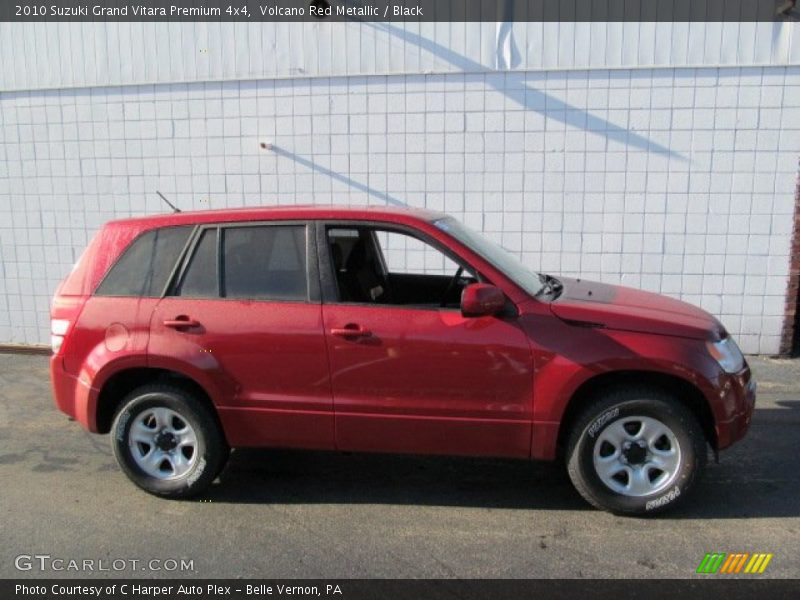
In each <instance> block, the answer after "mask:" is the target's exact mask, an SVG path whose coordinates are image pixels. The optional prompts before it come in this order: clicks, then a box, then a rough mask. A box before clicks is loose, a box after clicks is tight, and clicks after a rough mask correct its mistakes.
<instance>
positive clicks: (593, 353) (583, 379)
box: [522, 314, 735, 459]
mask: <svg viewBox="0 0 800 600" xmlns="http://www.w3.org/2000/svg"><path fill="white" fill-rule="evenodd" d="M522 321H523V326H524V327H525V328H526V330H527V331H528V332H529V335H530V337H531V345H532V350H533V357H534V368H535V378H536V379H535V381H534V402H533V436H532V446H531V457H532V458H534V459H552V458H554V457H555V454H556V445H557V441H558V434H559V430H560V427H561V425H562V422H561V421H562V419H563V417H564V413H565V411H566V409H567V406H568V405H569V403H570V401H571V400H572V399H573V397H574V396H575V393H576V392H577V391H578V390H579V389H580V388H581V386H583V385H584V384H586V383H587V382H589V381H590V380H591V379H593V378H595V377H598V376H600V375H604V374H607V373H612V372H620V371H625V372H641V373H642V374H643V375H645V374H646V373H658V374H662V375H669V376H671V377H676V378H678V379H680V380H682V381H685V382H686V383H688V384H690V385H692V386H693V387H695V388H697V389H699V390H700V392H701V393H702V395H703V396H704V397H705V399H706V402H707V403H708V405H709V406H710V408H711V411H712V414H713V415H714V419H715V421H716V422H717V423H719V422H722V421H725V420H727V419H729V418H730V417H731V416H732V414H730V413H732V412H733V411H734V410H735V407H733V406H732V404H731V403H727V402H720V401H719V398H720V392H721V391H723V390H724V387H725V384H726V381H727V379H728V377H727V375H726V374H725V373H723V372H722V370H721V369H720V367H719V365H718V364H716V362H715V361H714V360H713V358H712V357H711V356H709V355H708V353H707V352H705V346H704V343H703V342H702V341H698V340H692V339H685V338H679V337H674V336H655V335H650V334H643V333H636V332H629V331H615V330H610V329H601V328H590V327H577V326H575V325H571V324H568V323H565V322H563V321H561V320H559V319H554V318H552V317H549V316H547V315H531V314H529V315H525V316H524V317H523V318H522ZM634 348H635V349H636V350H635V351H634V350H632V349H634ZM687 365H691V367H690V366H687Z"/></svg>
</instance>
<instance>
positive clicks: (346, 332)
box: [331, 323, 372, 338]
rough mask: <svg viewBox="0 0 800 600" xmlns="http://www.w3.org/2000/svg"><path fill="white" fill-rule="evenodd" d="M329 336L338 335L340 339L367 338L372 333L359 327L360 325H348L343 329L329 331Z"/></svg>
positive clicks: (335, 328)
mask: <svg viewBox="0 0 800 600" xmlns="http://www.w3.org/2000/svg"><path fill="white" fill-rule="evenodd" d="M331 335H339V336H342V337H362V338H363V337H369V336H371V335H372V332H371V331H370V330H369V329H365V328H364V327H361V325H354V324H352V323H348V324H347V325H345V326H344V327H334V328H333V329H331Z"/></svg>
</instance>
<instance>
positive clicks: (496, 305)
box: [461, 283, 506, 317]
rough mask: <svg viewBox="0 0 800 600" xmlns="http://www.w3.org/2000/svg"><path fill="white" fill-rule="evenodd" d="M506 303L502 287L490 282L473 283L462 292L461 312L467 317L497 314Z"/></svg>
mask: <svg viewBox="0 0 800 600" xmlns="http://www.w3.org/2000/svg"><path fill="white" fill-rule="evenodd" d="M505 305H506V297H505V295H504V294H503V292H502V291H500V288H498V287H495V286H493V285H489V284H488V283H473V284H470V285H468V286H467V287H465V288H464V290H463V291H462V292H461V314H462V315H464V316H465V317H486V316H490V315H496V314H497V313H499V312H500V311H501V310H503V308H504V307H505Z"/></svg>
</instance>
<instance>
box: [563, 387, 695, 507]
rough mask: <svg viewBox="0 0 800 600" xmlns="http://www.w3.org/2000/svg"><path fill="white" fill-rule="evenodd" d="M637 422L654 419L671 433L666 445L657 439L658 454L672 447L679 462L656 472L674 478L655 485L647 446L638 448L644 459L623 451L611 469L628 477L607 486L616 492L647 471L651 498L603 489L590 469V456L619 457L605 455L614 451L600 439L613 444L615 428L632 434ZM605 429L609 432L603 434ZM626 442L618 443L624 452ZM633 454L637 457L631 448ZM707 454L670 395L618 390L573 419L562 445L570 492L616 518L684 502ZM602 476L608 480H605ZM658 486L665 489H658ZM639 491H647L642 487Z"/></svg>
mask: <svg viewBox="0 0 800 600" xmlns="http://www.w3.org/2000/svg"><path fill="white" fill-rule="evenodd" d="M637 418H639V419H642V420H643V419H653V420H655V421H658V422H659V423H660V424H663V425H665V426H666V427H667V428H668V430H670V432H671V433H672V440H673V441H670V438H669V436H666V437H662V438H660V441H659V442H658V444H661V445H662V448H658V447H657V449H659V450H662V449H665V448H666V450H667V451H670V449H671V447H672V446H673V445H675V444H677V448H678V452H679V457H680V458H679V459H678V460H677V466H676V467H675V468H674V469H673V470H668V471H661V474H665V473H667V474H668V473H673V474H672V475H671V476H666V475H664V477H663V483H658V482H659V478H660V477H661V475H660V474H659V469H658V468H655V467H648V466H647V465H649V464H652V463H648V462H647V461H649V460H651V458H650V457H652V456H653V455H654V453H655V450H654V449H652V448H651V447H650V445H649V443H647V447H646V449H643V452H644V453H645V454H646V455H647V457H648V458H642V456H641V455H638V456H637V455H636V454H628V452H631V451H630V450H628V451H625V452H623V453H622V454H623V455H624V457H623V458H620V459H619V461H618V462H619V463H620V465H622V466H621V467H620V466H616V467H615V468H622V469H623V470H626V471H627V473H620V474H618V477H619V479H618V480H616V482H615V481H611V482H610V484H618V486H619V487H625V486H630V484H631V481H630V477H631V476H630V475H629V473H632V472H633V471H637V470H639V471H640V472H641V470H642V469H643V468H644V467H647V468H646V469H645V470H644V473H645V475H646V477H647V480H646V481H650V479H651V477H650V474H651V473H654V474H655V475H654V477H653V478H654V479H655V483H653V484H651V485H652V486H653V488H654V489H655V491H654V492H653V493H646V494H644V495H629V494H628V493H621V492H620V491H619V490H618V489H612V487H611V485H607V484H606V483H605V482H604V481H603V479H601V476H600V475H599V474H598V471H597V469H596V468H595V452H597V454H598V460H602V459H601V458H599V457H601V456H603V455H604V453H605V454H606V455H607V456H608V458H609V459H613V456H616V455H617V454H619V452H618V451H617V450H616V449H615V450H614V451H613V452H610V451H609V449H608V448H611V449H613V448H614V446H615V444H614V443H609V442H606V441H604V440H605V439H606V438H612V439H613V437H614V431H619V428H620V427H622V428H623V429H625V430H626V431H627V429H628V428H631V430H632V431H635V428H636V426H637V425H636V424H637V423H639V425H641V423H642V420H637ZM650 423H652V421H650ZM615 424H616V425H615ZM612 426H615V429H610V430H609V429H608V428H610V427H612ZM606 430H608V432H607V434H605V435H604V432H606ZM627 443H629V441H625V442H624V444H620V447H624V445H625V444H627ZM633 443H634V444H635V443H637V442H633ZM634 450H635V451H636V452H642V451H640V450H636V449H635V448H634ZM706 453H707V448H706V440H705V436H704V435H703V431H702V429H701V428H700V425H699V423H698V422H697V419H696V418H695V416H694V415H693V414H692V413H691V412H690V411H689V410H688V409H687V408H686V407H685V406H684V405H683V404H681V403H680V401H678V400H677V399H676V398H674V397H673V396H671V395H670V394H668V393H666V392H663V391H661V390H656V389H649V388H619V389H613V390H609V391H607V392H605V393H603V394H601V395H599V396H598V398H597V400H596V401H595V402H593V403H591V405H590V406H589V407H587V408H586V409H585V410H584V411H583V412H582V413H580V415H579V416H578V417H577V418H576V419H575V421H574V422H573V424H572V428H571V430H570V432H569V437H568V440H567V444H566V461H567V471H568V473H569V477H570V479H571V480H572V484H573V485H574V486H575V489H577V490H578V492H579V493H580V495H581V496H583V498H584V499H585V500H586V501H587V502H589V503H590V504H591V505H593V506H595V507H597V508H599V509H602V510H607V511H610V512H613V513H616V514H620V515H651V514H655V513H659V512H662V511H664V510H666V509H672V508H674V507H675V506H676V505H677V504H678V503H679V502H681V501H683V500H684V499H685V498H686V496H687V495H688V494H689V491H690V490H691V488H692V486H693V485H694V483H695V482H696V481H697V479H698V478H699V477H700V476H701V473H702V471H703V469H704V468H705V464H706ZM673 460H674V459H673ZM640 461H641V462H640ZM606 477H607V478H608V475H607V476H606ZM659 485H665V487H663V488H661V489H657V488H658V486H659ZM644 487H645V488H646V487H647V483H645V485H644Z"/></svg>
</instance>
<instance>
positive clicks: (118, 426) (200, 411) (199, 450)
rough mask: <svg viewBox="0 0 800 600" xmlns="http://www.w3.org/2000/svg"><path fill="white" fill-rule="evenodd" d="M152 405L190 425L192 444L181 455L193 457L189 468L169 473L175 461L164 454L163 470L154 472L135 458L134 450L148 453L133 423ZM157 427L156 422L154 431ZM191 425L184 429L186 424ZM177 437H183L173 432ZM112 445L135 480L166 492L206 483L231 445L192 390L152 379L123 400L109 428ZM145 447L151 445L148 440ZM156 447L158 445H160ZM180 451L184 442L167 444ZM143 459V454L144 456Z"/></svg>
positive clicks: (180, 493) (193, 491)
mask: <svg viewBox="0 0 800 600" xmlns="http://www.w3.org/2000/svg"><path fill="white" fill-rule="evenodd" d="M154 409H167V410H168V411H170V412H169V413H168V414H175V415H177V417H178V418H177V420H175V421H174V423H177V424H178V425H181V424H183V425H184V426H188V427H190V428H191V432H192V433H193V439H194V444H193V446H192V449H191V450H192V451H191V453H189V454H188V458H186V456H184V458H183V459H182V460H186V461H187V463H189V465H188V466H186V467H185V468H186V469H187V470H186V471H185V472H179V473H177V474H176V473H175V470H174V469H173V472H172V473H170V472H169V469H168V467H169V466H171V465H172V464H173V462H172V460H169V458H170V457H169V456H166V457H165V461H166V462H165V463H164V467H166V468H165V469H164V474H163V476H162V475H161V473H160V471H161V469H160V468H158V467H151V468H152V469H153V470H158V471H159V472H158V473H156V476H154V475H153V474H152V473H148V472H147V471H146V470H145V468H146V465H145V466H144V467H143V466H142V465H140V463H139V462H137V458H136V456H139V455H140V454H143V453H144V450H141V448H142V446H137V443H136V442H134V441H132V439H131V436H130V431H131V427H132V426H133V424H134V423H137V418H141V419H147V418H150V417H148V414H149V413H151V411H153V410H154ZM157 430H158V427H157V426H154V429H153V431H154V432H155V431H157ZM182 430H183V431H187V430H186V429H182ZM175 439H179V438H175ZM111 447H112V449H113V451H114V456H115V458H116V459H117V463H119V466H120V467H121V468H122V470H123V471H124V473H125V474H126V475H127V476H128V478H129V479H130V480H131V481H133V483H135V484H136V485H137V486H139V487H140V488H142V489H143V490H145V491H146V492H149V493H151V494H154V495H156V496H161V497H164V498H188V497H191V496H195V495H197V494H199V493H201V492H203V491H204V490H205V489H207V488H208V487H209V486H210V485H211V483H212V482H213V481H214V479H215V478H216V477H217V475H219V473H220V472H221V471H222V469H223V468H224V467H225V464H226V462H227V459H228V455H229V453H230V450H229V448H228V445H227V443H226V442H225V438H224V436H223V434H222V431H221V429H220V426H219V424H218V422H217V419H216V418H215V416H214V415H213V414H212V412H211V410H210V409H209V408H207V407H206V406H205V404H204V403H203V402H202V401H201V400H199V399H197V398H195V397H194V396H193V395H192V394H191V393H190V392H189V391H187V390H185V389H183V388H181V387H177V386H174V385H166V384H152V385H147V386H144V387H141V388H139V389H137V390H134V391H133V392H131V393H130V394H129V395H128V396H127V397H126V398H125V399H124V400H123V402H122V405H121V408H120V409H119V411H118V412H117V414H116V416H115V418H114V424H113V426H112V428H111ZM143 447H144V448H145V449H146V448H147V447H148V446H147V444H146V443H145V444H144V445H143ZM152 448H153V449H154V450H155V449H159V450H160V448H158V446H157V445H155V444H154V445H153V446H152ZM187 450H188V449H187ZM175 451H178V452H181V451H182V449H181V448H175V449H171V450H167V451H166V452H167V453H168V454H169V453H172V454H173V456H174V452H175ZM139 460H141V461H142V463H144V462H145V459H144V458H141V457H140V459H139Z"/></svg>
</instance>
